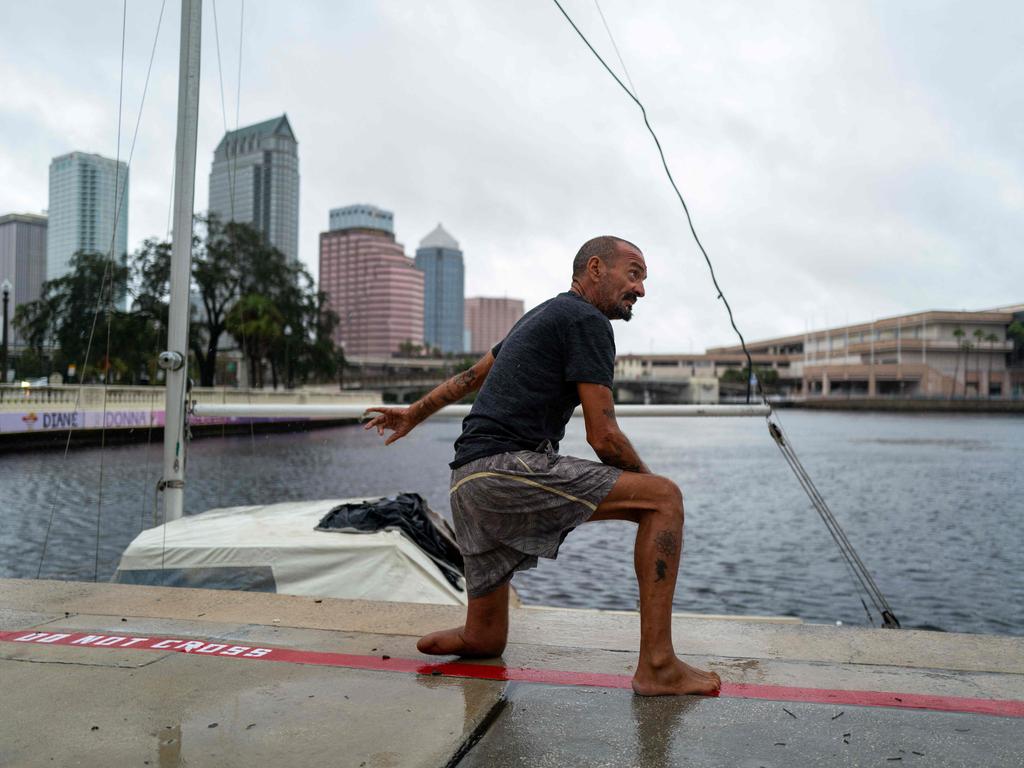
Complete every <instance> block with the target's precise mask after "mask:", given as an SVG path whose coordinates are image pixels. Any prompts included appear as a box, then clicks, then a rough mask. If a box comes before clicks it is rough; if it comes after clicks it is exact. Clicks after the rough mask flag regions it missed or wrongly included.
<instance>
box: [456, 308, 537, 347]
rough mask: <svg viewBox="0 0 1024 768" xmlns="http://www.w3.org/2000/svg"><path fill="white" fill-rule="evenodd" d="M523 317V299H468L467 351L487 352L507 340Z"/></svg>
mask: <svg viewBox="0 0 1024 768" xmlns="http://www.w3.org/2000/svg"><path fill="white" fill-rule="evenodd" d="M522 316H523V300H522V299H494V298H488V297H487V296H474V297H473V298H470V299H466V331H467V333H468V336H469V338H468V339H467V345H466V349H468V350H471V351H473V352H480V353H483V352H486V351H487V350H489V349H490V348H491V347H493V346H494V345H495V344H497V343H498V342H499V341H501V340H502V339H504V338H505V336H506V335H507V334H508V332H509V331H510V330H512V326H513V325H515V324H516V321H517V320H519V318H520V317H522Z"/></svg>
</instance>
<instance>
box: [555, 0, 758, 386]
mask: <svg viewBox="0 0 1024 768" xmlns="http://www.w3.org/2000/svg"><path fill="white" fill-rule="evenodd" d="M552 2H553V3H554V4H555V5H557V6H558V10H560V11H561V12H562V15H563V16H565V20H566V21H568V22H569V24H570V25H571V26H572V28H573V29H575V30H576V34H577V35H579V36H580V39H581V40H582V41H583V42H584V43H586V46H587V48H589V49H590V52H591V53H593V54H594V56H595V57H597V60H598V61H599V62H601V66H602V67H604V68H605V70H606V71H607V72H608V74H609V75H611V76H612V78H613V79H614V80H615V82H616V83H618V84H619V87H620V88H622V90H624V91H625V92H626V95H628V96H629V98H631V99H632V100H633V102H634V103H635V104H636V105H637V106H638V107H639V108H640V114H642V115H643V118H644V125H646V126H647V132H648V133H650V134H651V138H652V139H654V145H655V146H656V147H657V148H658V156H659V157H660V158H661V167H662V168H664V169H665V175H666V176H668V181H669V183H670V184H671V185H672V189H673V190H674V191H675V193H676V197H677V198H679V203H680V204H681V205H682V206H683V213H685V214H686V223H687V224H689V226H690V234H692V235H693V239H694V242H696V243H697V247H698V248H700V252H701V255H703V256H704V261H705V263H706V264H707V265H708V271H709V272H710V273H711V282H712V283H713V284H714V286H715V290H716V291H718V298H720V299H721V300H722V303H723V304H725V310H726V312H728V313H729V324H730V325H731V326H732V329H733V330H734V331H735V332H736V335H737V336H739V339H740V346H742V347H743V354H744V355H745V356H746V358H747V403H750V377H751V376H752V375H753V373H754V363H753V361H752V360H751V359H750V352H748V351H747V342H746V341H744V339H743V334H742V333H740V329H739V328H737V327H736V321H735V320H734V319H733V316H732V307H730V306H729V302H728V300H727V299H726V298H725V294H724V293H723V292H722V289H721V287H720V286H719V285H718V278H717V277H716V276H715V268H714V266H712V264H711V259H710V257H708V252H707V251H706V250H704V245H703V243H701V241H700V238H699V237H698V236H697V230H696V229H695V228H694V226H693V218H692V217H691V216H690V209H689V207H688V206H687V205H686V200H684V199H683V194H682V193H681V192H680V191H679V187H678V186H676V180H675V178H673V176H672V171H671V170H669V167H668V161H666V160H665V152H664V150H662V148H661V141H659V140H658V134H656V133H655V132H654V129H653V128H652V127H651V121H650V120H648V119H647V110H646V109H645V108H644V105H643V103H642V102H641V101H640V99H638V98H637V97H636V94H634V93H633V91H631V90H629V88H627V87H626V85H625V83H623V82H622V80H620V79H619V76H618V75H616V74H615V72H614V70H612V68H611V67H609V66H608V64H607V63H606V62H605V60H604V59H603V58H601V54H599V53H598V52H597V50H596V49H595V48H594V46H592V45H591V44H590V41H589V40H588V39H587V37H586V35H584V34H583V32H582V31H580V28H579V27H577V26H576V22H575V21H573V20H572V17H571V16H569V14H568V13H566V11H565V8H563V7H562V4H561V3H560V2H558V0H552ZM609 34H610V32H609Z"/></svg>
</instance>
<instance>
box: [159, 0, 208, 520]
mask: <svg viewBox="0 0 1024 768" xmlns="http://www.w3.org/2000/svg"><path fill="white" fill-rule="evenodd" d="M202 10H203V4H202V0H182V2H181V51H180V54H179V65H178V130H177V141H176V143H175V148H174V228H173V230H172V236H171V286H170V292H171V295H170V312H169V318H168V327H167V351H165V352H161V353H160V367H161V368H163V369H164V370H165V371H167V397H166V405H165V406H164V414H165V416H164V469H163V477H162V479H161V481H160V489H161V490H162V491H163V492H164V521H165V522H166V521H169V520H177V519H178V518H179V517H181V515H182V511H183V509H184V500H185V399H186V397H187V396H188V393H187V391H186V389H187V386H186V385H187V380H188V366H187V365H186V361H187V360H188V310H189V284H190V276H191V272H192V206H193V203H194V202H195V181H196V136H197V133H198V124H199V51H200V38H201V35H202Z"/></svg>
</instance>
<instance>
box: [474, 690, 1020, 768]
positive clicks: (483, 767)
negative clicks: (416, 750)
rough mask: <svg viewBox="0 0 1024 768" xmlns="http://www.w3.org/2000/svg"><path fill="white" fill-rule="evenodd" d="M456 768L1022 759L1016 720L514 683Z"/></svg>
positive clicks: (787, 767)
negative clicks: (647, 695) (640, 694)
mask: <svg viewBox="0 0 1024 768" xmlns="http://www.w3.org/2000/svg"><path fill="white" fill-rule="evenodd" d="M510 688H511V690H509V691H508V692H507V694H506V697H505V701H504V704H503V706H502V709H501V712H500V714H499V715H498V716H497V718H496V719H495V720H494V722H493V723H492V724H491V726H490V727H489V728H488V730H487V732H486V733H485V734H484V735H483V736H482V738H481V739H480V741H479V742H478V743H477V744H476V745H475V746H474V747H473V749H472V750H470V751H469V752H468V753H467V755H466V757H465V758H464V759H463V760H462V762H460V763H459V766H460V768H503V767H504V766H509V767H510V768H511V766H523V765H527V766H531V767H532V768H559V767H561V766H567V765H586V766H609V768H611V767H613V766H614V767H615V768H625V767H626V766H637V768H669V766H691V765H692V766H722V767H723V768H726V767H728V768H737V767H739V766H744V767H746V766H750V767H751V768H757V766H763V768H796V767H797V766H822V765H829V766H833V765H835V766H845V765H851V766H852V765H908V766H912V765H917V766H936V765H949V766H976V765H986V766H993V765H1005V766H1015V765H1021V761H1022V759H1024V735H1022V733H1021V731H1022V730H1024V728H1022V727H1021V722H1020V721H1019V720H1016V719H1012V718H996V717H986V718H978V717H971V716H969V715H963V714H958V713H950V712H917V711H900V710H893V709H882V708H876V707H850V706H843V707H836V706H832V705H823V704H803V703H795V702H786V703H783V702H775V701H744V700H739V699H725V698H722V699H705V698H697V697H692V696H685V697H680V698H654V699H644V698H640V697H637V696H633V695H631V694H630V693H629V692H627V691H616V690H607V689H597V688H583V689H580V688H574V689H567V688H564V687H554V686H543V685H521V684H513V685H512V686H510Z"/></svg>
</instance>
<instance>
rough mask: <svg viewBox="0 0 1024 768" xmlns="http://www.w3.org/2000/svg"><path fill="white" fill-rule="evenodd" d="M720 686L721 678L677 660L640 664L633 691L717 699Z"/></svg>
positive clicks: (655, 694) (641, 693)
mask: <svg viewBox="0 0 1024 768" xmlns="http://www.w3.org/2000/svg"><path fill="white" fill-rule="evenodd" d="M721 687H722V678H720V677H719V676H718V675H717V674H716V673H714V672H705V671H704V670H702V669H697V668H696V667H691V666H690V665H689V664H687V663H685V662H684V661H682V660H680V659H678V658H675V657H673V658H672V660H670V661H669V662H668V663H667V664H664V665H654V664H643V663H641V664H640V665H639V666H638V667H637V670H636V674H635V675H633V692H634V693H636V694H637V695H638V696H679V695H682V694H688V693H689V694H698V695H703V696H717V695H718V692H719V690H721Z"/></svg>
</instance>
